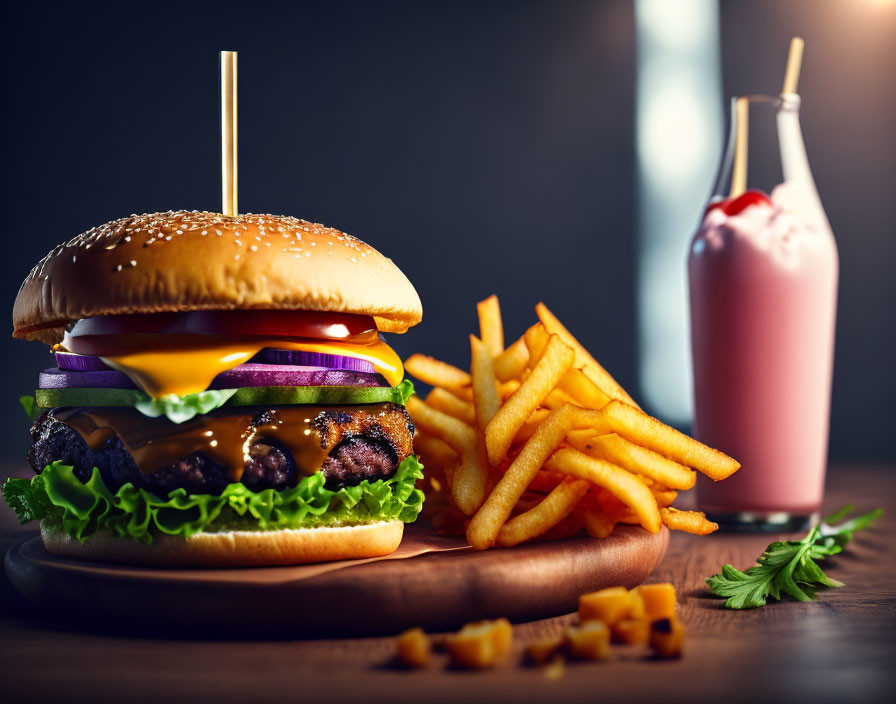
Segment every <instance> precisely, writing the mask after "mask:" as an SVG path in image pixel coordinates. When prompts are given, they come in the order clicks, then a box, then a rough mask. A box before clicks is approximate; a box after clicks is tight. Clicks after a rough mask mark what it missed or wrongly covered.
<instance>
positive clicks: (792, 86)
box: [781, 37, 806, 95]
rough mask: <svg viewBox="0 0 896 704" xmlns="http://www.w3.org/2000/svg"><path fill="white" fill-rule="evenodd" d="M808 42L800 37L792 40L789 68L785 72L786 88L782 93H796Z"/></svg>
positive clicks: (788, 58) (788, 56) (788, 60)
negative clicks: (804, 49) (804, 50)
mask: <svg viewBox="0 0 896 704" xmlns="http://www.w3.org/2000/svg"><path fill="white" fill-rule="evenodd" d="M805 45H806V43H805V42H804V41H803V40H802V39H801V38H800V37H794V38H793V39H791V40H790V53H789V54H788V55H787V70H786V71H785V72H784V88H783V89H782V90H781V95H793V94H795V93H796V89H797V85H798V84H799V82H800V68H801V67H802V65H803V47H804V46H805Z"/></svg>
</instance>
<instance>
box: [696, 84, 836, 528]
mask: <svg viewBox="0 0 896 704" xmlns="http://www.w3.org/2000/svg"><path fill="white" fill-rule="evenodd" d="M799 109H800V98H799V96H798V95H796V94H795V93H789V94H788V93H783V94H782V95H779V96H769V95H751V96H746V97H743V98H736V99H734V100H733V101H732V120H731V123H732V128H731V134H730V137H729V144H728V149H727V150H726V152H725V156H724V157H723V159H722V165H721V168H720V172H719V177H718V179H717V181H716V184H715V187H714V189H713V194H714V195H713V198H712V199H711V200H710V203H709V205H708V207H707V209H706V213H705V215H704V217H703V220H702V223H701V226H700V228H699V230H698V231H697V233H696V235H695V236H694V238H693V240H692V242H691V245H690V250H689V254H688V277H689V284H690V308H691V341H692V349H693V367H694V401H695V427H694V432H695V436H696V437H697V438H698V439H699V440H700V441H701V442H704V443H706V444H708V445H710V446H711V447H718V448H719V449H721V450H722V451H724V452H726V453H727V454H729V455H731V456H732V457H735V458H736V459H737V460H739V461H740V462H741V465H742V468H741V470H740V471H738V472H737V473H736V474H734V475H733V476H732V477H730V478H729V479H727V480H725V481H724V482H720V483H718V484H716V483H714V482H712V480H710V479H707V478H706V477H703V476H701V477H700V478H699V483H698V502H699V504H700V508H701V509H702V510H705V511H706V512H707V514H709V515H710V516H711V517H712V519H713V520H715V521H717V522H719V523H720V524H723V525H728V526H729V527H746V528H754V529H763V528H765V529H778V530H797V529H798V528H800V527H802V525H803V524H805V523H807V522H808V520H810V519H811V518H813V517H814V516H815V515H816V514H817V512H818V510H819V508H820V505H821V501H822V495H823V491H824V476H825V468H826V465H827V447H828V427H829V411H830V393H831V376H832V367H833V355H834V324H835V316H836V306H837V275H838V257H837V247H836V244H835V242H834V237H833V234H832V232H831V228H830V225H829V223H828V220H827V217H826V215H825V213H824V209H823V208H822V205H821V201H820V199H819V197H818V193H817V190H816V188H815V182H814V180H813V178H812V173H811V171H810V169H809V163H808V159H807V157H806V150H805V147H804V144H803V138H802V133H801V130H800V122H799ZM748 167H749V168H748Z"/></svg>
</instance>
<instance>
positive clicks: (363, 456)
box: [28, 403, 414, 496]
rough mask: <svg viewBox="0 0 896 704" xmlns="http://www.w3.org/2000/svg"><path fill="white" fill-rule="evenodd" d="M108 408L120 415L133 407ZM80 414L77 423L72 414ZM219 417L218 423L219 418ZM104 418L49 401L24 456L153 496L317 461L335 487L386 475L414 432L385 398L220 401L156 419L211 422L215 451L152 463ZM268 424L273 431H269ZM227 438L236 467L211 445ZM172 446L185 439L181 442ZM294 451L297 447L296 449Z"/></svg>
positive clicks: (252, 481)
mask: <svg viewBox="0 0 896 704" xmlns="http://www.w3.org/2000/svg"><path fill="white" fill-rule="evenodd" d="M106 410H107V411H108V409H106ZM297 412H298V415H299V416H307V417H305V418H302V419H300V420H301V421H304V422H300V423H295V422H294V419H295V418H296V417H297V416H296V413H297ZM117 413H118V416H124V415H125V414H126V413H127V414H130V413H137V412H136V411H130V410H128V411H127V412H122V411H119V412H117ZM106 415H107V416H108V415H110V414H108V413H107V414H106ZM85 416H87V417H90V418H91V423H92V425H91V429H93V432H92V433H86V432H85V430H84V428H83V425H84V422H83V418H84V417H85ZM103 417H105V416H103ZM79 419H80V420H81V421H82V422H80V423H79V422H77V421H78V420H79ZM129 420H130V422H131V426H133V427H137V428H139V429H141V430H144V433H143V434H144V435H145V434H146V433H145V428H146V427H147V426H148V425H149V426H152V424H157V425H159V426H162V424H165V423H169V421H165V420H164V419H149V418H142V417H141V418H133V417H130V418H129ZM215 421H219V425H215ZM221 422H226V423H227V425H224V426H221V425H220V423H221ZM110 425H112V427H116V428H117V431H115V430H112V429H111V428H110V427H107V425H104V424H103V423H102V422H99V423H97V420H96V418H95V417H94V415H92V412H91V411H90V409H51V410H49V411H47V412H46V413H44V414H43V415H42V416H41V417H40V418H38V420H37V421H36V422H35V423H34V425H33V426H32V427H31V448H30V449H29V450H28V462H29V464H30V465H31V468H32V469H33V470H34V471H35V473H40V472H41V471H43V468H44V467H46V466H47V465H48V464H50V463H52V462H54V461H59V462H62V463H64V464H67V465H71V466H72V467H73V468H74V473H75V476H76V477H78V479H80V480H81V481H82V482H85V481H87V479H88V478H89V477H90V475H91V473H92V472H93V468H94V467H96V468H97V469H98V470H99V472H100V475H101V476H102V478H103V482H104V483H105V484H106V486H107V487H108V488H109V490H110V491H112V492H115V491H116V490H117V489H118V488H119V487H121V486H122V485H123V484H126V483H128V482H130V483H132V484H134V486H137V487H140V488H144V489H146V490H148V491H151V492H152V493H154V494H156V495H157V496H167V495H168V493H169V492H170V491H172V490H174V489H177V488H183V489H185V490H186V491H187V492H188V493H194V494H219V493H221V491H222V490H223V489H224V487H225V486H227V484H229V483H231V482H233V481H241V482H242V483H243V484H245V485H246V486H247V487H249V488H250V489H251V490H253V491H262V490H264V489H275V490H281V489H287V488H290V487H294V486H295V485H296V484H297V483H298V482H299V479H301V477H302V476H304V475H307V474H312V473H314V472H315V471H317V470H321V471H322V473H323V475H324V478H325V480H326V487H327V488H328V489H334V490H335V489H338V488H341V487H344V486H353V485H356V484H358V483H360V482H361V481H363V480H365V479H367V480H370V481H375V480H377V479H387V478H389V477H391V476H392V475H393V474H394V473H395V470H396V468H397V467H398V464H399V463H400V462H401V461H402V460H404V459H405V458H406V457H407V456H408V455H410V454H411V453H412V452H413V437H414V426H413V424H412V423H411V420H410V418H409V417H408V414H407V411H405V409H404V407H403V406H399V405H396V404H391V403H390V404H371V405H369V406H352V407H349V408H347V409H345V410H337V409H331V408H323V409H322V408H321V407H317V408H313V407H304V406H295V407H280V408H266V409H258V408H256V409H252V410H247V409H242V410H241V411H240V412H239V413H235V412H234V411H233V410H227V411H225V410H223V409H222V410H219V411H215V412H213V413H211V414H208V415H207V416H205V417H203V418H202V419H201V420H197V421H195V422H188V423H185V424H184V425H183V426H177V427H174V428H173V427H172V426H170V425H169V426H167V427H164V428H163V429H164V430H166V431H167V433H168V434H167V435H166V436H165V438H168V439H170V438H174V439H179V438H180V436H183V437H185V438H187V439H193V438H195V437H199V436H205V435H212V434H213V433H214V430H203V428H206V427H208V428H217V429H218V437H221V435H222V433H221V428H222V427H223V428H224V429H226V430H227V431H228V436H227V437H221V443H222V446H221V447H217V446H218V442H217V441H212V442H213V444H214V445H215V446H216V450H215V451H211V449H210V446H209V444H208V442H206V448H207V450H206V451H205V452H203V451H201V450H200V451H191V452H188V453H187V454H185V455H184V456H182V457H179V458H177V459H175V460H174V461H168V462H165V463H164V464H162V465H161V466H158V467H153V466H151V465H150V466H148V467H147V466H144V467H142V468H141V467H139V466H138V462H137V461H136V460H135V456H137V457H138V458H143V461H144V463H145V462H146V461H147V460H146V459H145V457H146V454H145V452H140V451H136V450H135V451H134V454H132V453H131V451H130V450H129V449H128V447H129V446H131V447H133V442H134V441H133V438H131V437H130V436H129V434H128V433H127V432H125V431H123V430H122V428H126V427H127V425H128V424H127V423H122V424H119V425H116V424H110ZM97 428H98V429H97ZM181 428H183V429H182V431H181ZM272 429H273V430H276V431H277V432H276V433H273V432H270V431H271V430H272ZM85 437H86V439H85ZM165 438H163V439H165ZM123 440H124V441H123ZM299 440H301V441H302V443H298V441H299ZM157 444H158V441H157ZM148 446H149V445H148V444H146V445H143V447H144V448H146V447H148ZM228 446H232V447H231V448H230V449H232V450H235V451H236V456H237V457H238V458H239V459H238V460H237V461H235V463H236V462H238V464H239V466H228V463H227V462H226V461H225V459H224V458H225V457H226V456H227V455H222V454H220V453H219V454H216V453H218V451H219V450H221V449H222V448H223V449H227V447H228ZM177 447H191V445H190V444H189V443H184V442H181V443H180V444H179V445H177ZM291 447H292V448H302V449H303V448H304V447H309V448H311V450H312V451H311V452H305V451H303V452H302V456H301V457H295V456H294V452H293V451H291V450H290V448H291ZM169 454H170V452H169ZM231 454H233V453H231ZM295 454H299V450H298V449H297V450H296V453H295ZM163 456H164V455H163ZM309 458H311V459H309ZM302 461H303V462H306V463H308V462H312V463H313V464H315V465H316V466H313V467H310V466H304V467H299V466H298V464H297V462H302ZM141 469H142V470H143V471H141Z"/></svg>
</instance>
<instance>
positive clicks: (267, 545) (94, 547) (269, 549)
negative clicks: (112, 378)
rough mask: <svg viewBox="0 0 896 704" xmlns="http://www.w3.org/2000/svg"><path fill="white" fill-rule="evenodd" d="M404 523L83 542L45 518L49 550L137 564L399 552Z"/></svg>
mask: <svg viewBox="0 0 896 704" xmlns="http://www.w3.org/2000/svg"><path fill="white" fill-rule="evenodd" d="M403 531H404V523H402V522H401V521H388V522H386V521H383V522H378V523H368V524H365V525H360V526H339V527H335V528H300V529H297V530H271V531H261V530H258V531H250V530H235V531H229V532H226V533H195V534H194V535H192V536H190V537H189V538H186V539H184V538H181V537H178V536H171V535H163V536H161V537H156V538H155V539H154V540H153V541H152V543H151V544H149V545H146V544H145V543H141V542H139V541H137V540H130V539H128V538H118V537H116V536H114V535H112V534H111V533H108V532H99V533H97V534H95V535H92V536H90V537H89V538H87V540H85V541H84V542H83V543H81V542H79V541H78V540H77V538H73V537H72V536H70V535H69V534H68V533H66V532H65V531H63V530H62V529H61V528H59V527H56V526H47V525H46V524H45V523H43V522H42V523H41V528H40V532H41V537H42V538H43V541H44V546H45V547H46V549H47V552H49V553H52V554H53V555H61V556H63V557H74V558H77V559H80V560H98V561H101V562H119V563H125V564H131V565H156V566H171V567H258V566H264V565H299V564H303V563H306V562H325V561H327V560H349V559H356V558H363V557H380V556H382V555H388V554H389V553H391V552H394V551H395V549H396V548H397V547H398V544H399V543H400V542H401V536H402V533H403Z"/></svg>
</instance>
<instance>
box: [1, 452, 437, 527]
mask: <svg viewBox="0 0 896 704" xmlns="http://www.w3.org/2000/svg"><path fill="white" fill-rule="evenodd" d="M422 477H423V466H422V465H421V464H420V462H418V461H417V458H416V457H415V456H414V455H411V456H410V457H408V458H406V459H405V460H404V461H403V462H402V463H401V464H400V465H399V467H398V469H397V470H396V472H395V474H394V475H393V476H392V477H391V478H390V479H386V480H378V481H374V482H369V481H367V480H364V481H363V482H361V483H360V484H358V485H357V486H350V487H344V488H342V489H339V490H338V491H331V490H329V489H327V488H326V487H325V486H324V477H323V474H322V473H320V472H317V473H316V474H312V475H311V476H309V477H305V478H304V479H302V480H301V481H300V482H299V484H298V485H297V486H295V487H294V488H292V489H286V490H284V491H275V490H273V489H266V490H264V491H259V492H253V491H251V490H250V489H249V488H248V487H246V486H245V485H244V484H241V483H233V484H228V485H227V487H225V489H224V491H223V492H222V493H221V494H220V496H213V495H211V494H188V493H187V492H186V491H185V490H183V489H176V490H174V491H172V492H171V493H170V494H169V495H168V498H167V499H161V498H159V497H157V496H155V495H154V494H151V493H150V492H148V491H146V490H144V489H137V488H136V487H134V485H133V484H125V485H124V486H122V487H121V488H120V489H119V490H118V491H116V492H115V494H112V493H111V492H110V491H109V489H108V488H107V487H106V485H105V484H104V483H103V480H102V478H101V477H100V473H99V470H98V469H96V468H94V470H93V474H92V475H91V477H90V479H89V480H88V481H87V482H86V483H83V484H82V483H81V482H80V481H79V480H78V478H77V477H75V474H74V471H73V470H72V468H71V467H70V466H68V465H64V464H62V463H60V462H54V463H53V464H51V465H48V466H47V467H46V468H45V469H44V471H43V472H41V473H40V474H38V475H37V476H35V477H34V478H32V479H31V480H30V481H29V480H27V479H8V480H6V482H5V483H4V484H3V497H4V498H5V499H6V502H7V503H8V504H9V506H10V507H11V508H12V509H13V510H14V511H15V512H16V514H17V515H18V517H19V520H20V521H21V522H22V523H27V522H28V521H33V520H42V521H47V522H48V523H49V524H51V525H56V526H61V527H62V529H63V530H65V532H66V533H68V534H69V535H71V536H73V537H75V538H77V539H78V540H80V541H82V542H83V541H84V540H86V539H87V538H89V537H90V536H91V535H93V534H94V533H96V532H97V531H99V530H103V531H109V532H111V533H112V534H113V535H116V536H118V537H120V538H128V539H133V540H139V541H141V542H144V543H151V542H152V540H153V537H154V536H156V535H159V534H167V535H180V536H182V537H184V538H189V537H190V536H191V535H193V534H194V533H197V532H200V531H202V532H220V531H229V530H280V529H284V528H313V527H321V526H328V525H357V524H363V523H371V522H374V521H386V520H400V521H403V522H405V523H410V522H412V521H414V520H415V519H416V518H417V514H419V513H420V509H421V508H422V506H423V492H422V491H420V490H419V489H416V488H415V484H416V482H417V480H418V479H420V478H422Z"/></svg>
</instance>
